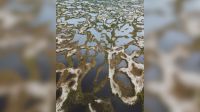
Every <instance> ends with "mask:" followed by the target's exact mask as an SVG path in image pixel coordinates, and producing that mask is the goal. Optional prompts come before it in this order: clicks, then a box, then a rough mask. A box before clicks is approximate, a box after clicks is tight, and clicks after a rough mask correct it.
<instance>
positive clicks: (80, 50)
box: [56, 0, 144, 112]
mask: <svg viewBox="0 0 200 112" xmlns="http://www.w3.org/2000/svg"><path fill="white" fill-rule="evenodd" d="M56 6H57V11H56V12H57V27H56V30H57V36H56V43H57V46H56V53H57V54H56V55H57V64H56V72H57V73H56V75H57V84H56V85H57V97H56V98H57V101H56V111H57V112H62V111H63V112H89V111H90V112H133V111H137V112H140V111H143V92H144V88H143V86H144V64H143V63H144V28H143V26H144V11H143V1H142V0H138V1H137V0H57V3H56Z"/></svg>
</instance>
